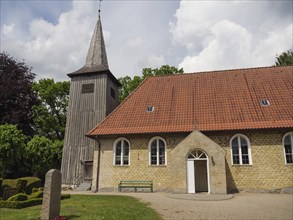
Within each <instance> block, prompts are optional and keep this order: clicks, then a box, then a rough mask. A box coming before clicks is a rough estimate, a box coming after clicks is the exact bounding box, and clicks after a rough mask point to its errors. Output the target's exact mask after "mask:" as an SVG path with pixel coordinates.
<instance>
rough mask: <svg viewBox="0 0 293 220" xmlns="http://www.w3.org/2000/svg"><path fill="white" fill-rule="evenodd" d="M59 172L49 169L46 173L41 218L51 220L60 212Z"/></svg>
mask: <svg viewBox="0 0 293 220" xmlns="http://www.w3.org/2000/svg"><path fill="white" fill-rule="evenodd" d="M60 199H61V172H60V171H59V170H56V169H51V170H49V171H48V172H47V174H46V179H45V188H44V196H43V204H42V215H41V220H52V219H53V218H55V217H57V216H59V214H60Z"/></svg>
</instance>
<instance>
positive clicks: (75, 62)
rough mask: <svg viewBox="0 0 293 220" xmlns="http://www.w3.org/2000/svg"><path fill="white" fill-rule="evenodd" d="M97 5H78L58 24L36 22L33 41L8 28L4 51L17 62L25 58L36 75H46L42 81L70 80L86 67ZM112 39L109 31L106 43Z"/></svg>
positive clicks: (74, 5)
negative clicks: (16, 34) (46, 78)
mask: <svg viewBox="0 0 293 220" xmlns="http://www.w3.org/2000/svg"><path fill="white" fill-rule="evenodd" d="M95 4H96V3H94V2H81V1H74V2H73V8H72V10H70V11H68V12H64V13H63V14H61V16H60V17H59V19H58V22H57V23H56V24H52V23H50V22H48V21H46V20H44V19H42V18H38V19H34V20H32V21H31V23H30V25H29V34H30V39H29V40H25V39H23V38H21V37H18V38H17V36H16V37H13V34H14V33H12V31H11V30H10V29H13V26H8V25H5V24H4V25H3V28H4V27H6V35H5V39H4V40H5V44H4V45H3V50H7V51H9V53H11V54H13V56H15V57H16V58H23V57H24V58H25V62H27V63H29V64H30V65H31V66H33V67H34V71H36V72H37V73H39V72H40V73H42V74H41V75H38V78H43V77H44V76H50V78H52V77H53V78H55V79H57V80H68V78H67V76H66V74H67V73H69V72H72V71H75V70H76V69H78V68H80V67H82V66H83V65H84V62H85V57H86V53H87V50H88V46H89V41H90V38H91V36H92V33H93V30H94V25H95V22H96V19H97V16H96V10H95V7H94V6H95ZM15 28H17V27H15ZM109 37H110V33H109V32H107V31H106V32H105V41H106V42H107V41H108V40H109ZM65 57H66V59H64V58H65ZM44 61H46V62H44Z"/></svg>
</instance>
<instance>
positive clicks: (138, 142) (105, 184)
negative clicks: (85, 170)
mask: <svg viewBox="0 0 293 220" xmlns="http://www.w3.org/2000/svg"><path fill="white" fill-rule="evenodd" d="M154 136H157V135H139V136H123V137H125V138H126V139H127V140H128V141H129V142H130V165H129V166H114V165H113V142H114V141H115V140H116V139H117V138H118V137H115V138H103V139H102V140H101V141H100V142H101V146H102V151H101V170H100V181H99V186H100V187H99V188H100V190H102V191H110V190H117V187H118V183H119V182H120V181H121V180H153V183H154V190H155V191H169V190H170V189H171V188H172V181H171V171H170V165H169V163H168V161H169V160H171V158H170V157H169V156H170V153H169V152H170V151H171V150H172V149H173V148H174V147H175V146H176V145H177V144H178V143H179V142H180V140H183V138H184V137H185V136H186V135H184V134H171V135H160V137H162V138H164V140H165V141H166V142H167V165H166V166H150V165H149V158H148V142H149V140H150V139H151V138H152V137H154Z"/></svg>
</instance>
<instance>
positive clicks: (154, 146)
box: [151, 140, 157, 165]
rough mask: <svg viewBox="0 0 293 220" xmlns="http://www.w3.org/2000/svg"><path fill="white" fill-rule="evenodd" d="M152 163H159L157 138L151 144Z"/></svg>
mask: <svg viewBox="0 0 293 220" xmlns="http://www.w3.org/2000/svg"><path fill="white" fill-rule="evenodd" d="M151 165H157V140H154V141H153V142H152V144H151Z"/></svg>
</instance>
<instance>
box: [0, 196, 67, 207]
mask: <svg viewBox="0 0 293 220" xmlns="http://www.w3.org/2000/svg"><path fill="white" fill-rule="evenodd" d="M69 198H71V195H70V194H63V195H61V200H63V199H69ZM42 202H43V198H36V199H29V200H25V201H7V200H6V201H2V200H0V208H10V209H22V208H26V207H30V206H35V205H41V204H42Z"/></svg>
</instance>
